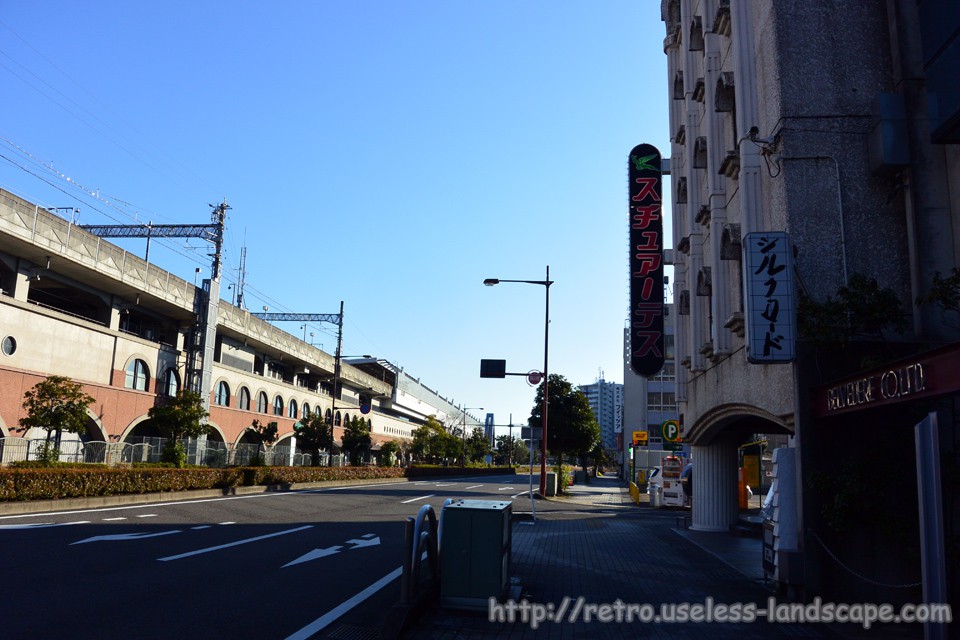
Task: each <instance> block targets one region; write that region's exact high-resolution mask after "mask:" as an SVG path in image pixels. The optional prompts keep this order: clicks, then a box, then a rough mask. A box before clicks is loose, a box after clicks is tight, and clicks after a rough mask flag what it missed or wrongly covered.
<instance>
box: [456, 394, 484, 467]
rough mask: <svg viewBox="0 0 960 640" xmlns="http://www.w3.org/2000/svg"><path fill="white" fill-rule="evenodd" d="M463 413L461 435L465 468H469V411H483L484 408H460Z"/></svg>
mask: <svg viewBox="0 0 960 640" xmlns="http://www.w3.org/2000/svg"><path fill="white" fill-rule="evenodd" d="M460 409H461V410H462V411H463V432H462V433H461V434H460V436H461V439H462V440H463V466H467V411H483V407H460Z"/></svg>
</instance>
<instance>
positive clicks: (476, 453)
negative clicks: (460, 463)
mask: <svg viewBox="0 0 960 640" xmlns="http://www.w3.org/2000/svg"><path fill="white" fill-rule="evenodd" d="M491 453H492V451H491V449H490V441H489V440H487V436H486V434H484V432H483V429H481V428H480V427H476V428H474V430H473V433H471V434H470V437H468V438H467V448H466V455H467V458H469V459H470V462H480V461H481V460H483V459H484V458H485V457H486V456H488V455H490V454H491Z"/></svg>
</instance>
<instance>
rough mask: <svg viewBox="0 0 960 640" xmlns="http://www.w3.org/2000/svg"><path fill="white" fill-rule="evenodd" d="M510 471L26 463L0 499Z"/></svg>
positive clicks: (13, 472)
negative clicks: (31, 464) (218, 467)
mask: <svg viewBox="0 0 960 640" xmlns="http://www.w3.org/2000/svg"><path fill="white" fill-rule="evenodd" d="M464 473H467V474H470V475H481V474H503V473H513V470H512V469H511V468H509V467H489V468H469V469H463V468H460V467H431V466H422V467H421V466H415V467H409V468H401V467H233V468H228V469H211V468H204V467H195V468H188V469H174V468H162V467H138V468H130V467H104V466H102V465H89V466H88V467H74V466H70V467H48V468H42V467H26V468H6V469H0V502H14V501H24V500H55V499H60V498H90V497H97V496H113V495H123V494H136V493H156V492H161V491H189V490H192V489H227V488H229V487H239V486H247V487H252V486H265V485H277V484H281V485H283V484H293V483H306V482H325V481H341V482H343V481H347V482H349V481H353V480H368V479H374V478H407V477H422V476H453V475H463V474H464Z"/></svg>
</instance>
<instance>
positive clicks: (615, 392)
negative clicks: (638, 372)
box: [579, 376, 623, 457]
mask: <svg viewBox="0 0 960 640" xmlns="http://www.w3.org/2000/svg"><path fill="white" fill-rule="evenodd" d="M579 389H580V391H582V392H583V394H584V395H585V396H587V402H589V403H590V410H591V411H593V415H594V417H595V418H596V419H597V424H599V425H600V444H601V446H602V447H603V448H604V450H605V451H607V453H608V454H609V455H610V456H611V457H612V456H614V455H615V452H616V450H617V433H618V431H619V428H620V426H621V423H620V419H621V416H622V409H623V385H622V384H619V383H616V382H607V381H606V380H604V379H603V377H602V376H601V377H600V378H598V379H597V381H596V382H594V383H593V384H582V385H580V387H579Z"/></svg>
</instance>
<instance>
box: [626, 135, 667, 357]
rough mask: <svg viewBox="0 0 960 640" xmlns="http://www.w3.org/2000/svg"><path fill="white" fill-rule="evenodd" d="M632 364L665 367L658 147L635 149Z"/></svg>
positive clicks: (632, 166)
mask: <svg viewBox="0 0 960 640" xmlns="http://www.w3.org/2000/svg"><path fill="white" fill-rule="evenodd" d="M627 161H628V163H629V170H628V176H629V182H630V184H629V201H628V204H629V207H628V212H629V213H628V216H629V218H628V224H629V225H630V368H631V369H633V371H634V372H635V373H636V374H637V375H641V376H652V375H655V374H656V373H658V372H659V371H660V369H661V368H663V359H664V339H663V316H664V307H663V215H662V213H663V204H662V182H663V171H662V165H661V162H662V159H661V157H660V152H659V151H658V150H657V148H656V147H654V146H653V145H649V144H640V145H637V146H636V147H634V148H633V149H632V150H631V151H630V155H629V157H628V160H627Z"/></svg>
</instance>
